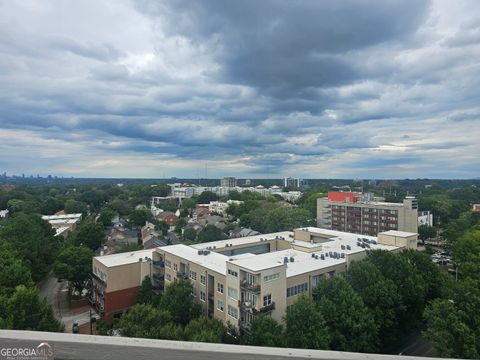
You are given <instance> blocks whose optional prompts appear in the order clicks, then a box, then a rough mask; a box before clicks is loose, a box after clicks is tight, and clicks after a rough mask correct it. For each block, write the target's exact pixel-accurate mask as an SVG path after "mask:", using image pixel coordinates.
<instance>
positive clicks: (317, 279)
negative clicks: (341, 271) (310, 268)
mask: <svg viewBox="0 0 480 360" xmlns="http://www.w3.org/2000/svg"><path fill="white" fill-rule="evenodd" d="M323 277H324V275H323V274H321V275H316V276H312V288H316V287H317V286H318V284H319V283H320V280H321V279H322V278H323Z"/></svg>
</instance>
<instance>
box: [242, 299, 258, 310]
mask: <svg viewBox="0 0 480 360" xmlns="http://www.w3.org/2000/svg"><path fill="white" fill-rule="evenodd" d="M238 307H239V308H240V310H242V311H246V312H254V311H255V308H253V307H252V302H251V301H241V300H238Z"/></svg>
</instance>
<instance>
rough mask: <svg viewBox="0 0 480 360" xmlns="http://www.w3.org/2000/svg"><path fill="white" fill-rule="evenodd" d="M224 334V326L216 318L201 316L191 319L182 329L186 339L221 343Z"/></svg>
mask: <svg viewBox="0 0 480 360" xmlns="http://www.w3.org/2000/svg"><path fill="white" fill-rule="evenodd" d="M225 334H226V328H225V326H224V325H223V323H222V322H221V321H220V320H218V319H209V318H208V317H206V316H201V317H199V318H197V319H193V320H191V321H190V322H189V323H188V324H187V326H185V329H184V338H185V340H187V341H195V342H209V343H221V342H222V340H223V338H224V337H225Z"/></svg>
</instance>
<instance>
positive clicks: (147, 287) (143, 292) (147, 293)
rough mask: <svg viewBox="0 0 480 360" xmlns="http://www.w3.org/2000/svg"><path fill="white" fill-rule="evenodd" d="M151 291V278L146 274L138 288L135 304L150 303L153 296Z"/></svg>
mask: <svg viewBox="0 0 480 360" xmlns="http://www.w3.org/2000/svg"><path fill="white" fill-rule="evenodd" d="M155 296H156V295H155V293H154V292H153V286H152V279H151V278H150V276H146V277H145V279H143V281H142V285H141V286H140V290H138V294H137V299H136V303H137V304H152V303H153V299H154V297H155Z"/></svg>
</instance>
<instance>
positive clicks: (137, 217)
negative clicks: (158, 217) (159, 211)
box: [128, 209, 153, 227]
mask: <svg viewBox="0 0 480 360" xmlns="http://www.w3.org/2000/svg"><path fill="white" fill-rule="evenodd" d="M152 220H153V216H152V213H151V212H150V210H147V209H137V210H133V211H132V213H131V214H130V215H128V221H129V222H130V223H131V224H132V225H134V226H136V227H141V226H144V225H145V224H146V223H147V221H152Z"/></svg>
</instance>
